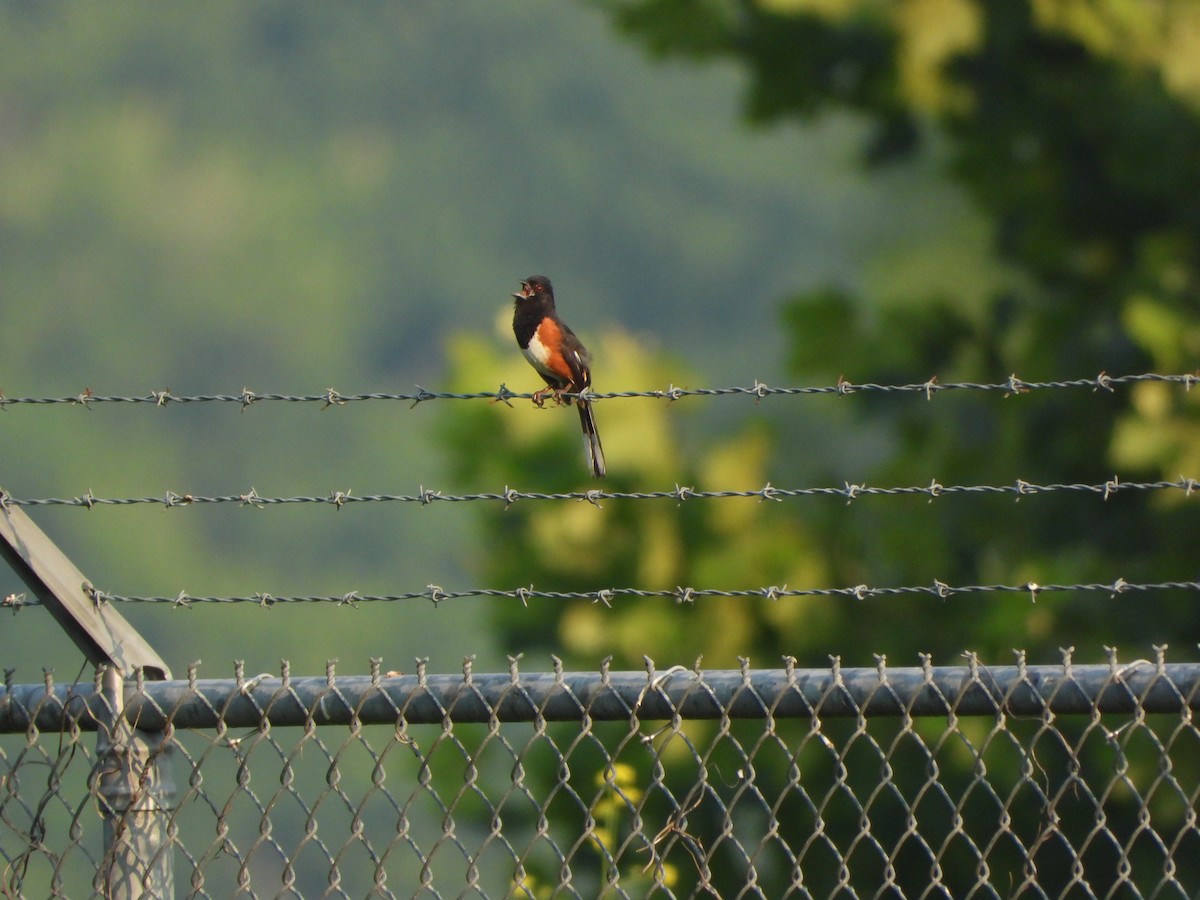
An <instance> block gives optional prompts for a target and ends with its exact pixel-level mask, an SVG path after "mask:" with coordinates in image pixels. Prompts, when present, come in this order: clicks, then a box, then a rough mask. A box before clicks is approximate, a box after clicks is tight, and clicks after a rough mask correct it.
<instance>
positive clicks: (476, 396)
mask: <svg viewBox="0 0 1200 900" xmlns="http://www.w3.org/2000/svg"><path fill="white" fill-rule="evenodd" d="M1149 381H1154V382H1164V383H1168V384H1180V385H1183V387H1184V388H1185V389H1186V390H1191V388H1192V386H1193V385H1194V384H1197V383H1200V375H1197V374H1193V373H1183V374H1178V375H1172V374H1158V373H1154V372H1146V373H1143V374H1139V375H1109V374H1107V373H1106V372H1101V373H1100V374H1099V375H1097V376H1095V377H1093V378H1075V379H1069V380H1064V381H1025V380H1023V379H1021V378H1018V377H1017V376H1016V375H1010V376H1009V377H1008V378H1007V379H1006V380H1004V381H1000V382H993V383H986V382H972V381H959V382H948V383H946V384H942V383H940V382H939V381H938V379H937V376H936V375H935V376H933V377H932V378H930V379H929V380H928V381H924V382H914V383H910V384H877V383H874V382H863V383H858V384H856V383H854V382H851V381H847V380H845V379H839V380H838V382H837V384H832V385H818V386H808V387H770V386H769V385H766V384H764V383H762V382H760V381H758V380H757V379H756V380H755V381H754V383H753V384H752V385H751V386H749V387H740V386H732V387H717V388H683V387H676V386H675V385H668V386H667V387H666V388H665V389H661V390H643V391H607V392H595V391H586V392H584V393H581V394H563V395H562V396H564V397H586V398H587V399H588V400H593V401H596V400H628V399H635V398H644V399H654V400H680V399H683V398H684V397H725V396H750V397H755V398H757V399H762V398H764V397H770V396H803V395H810V394H836V395H844V394H856V393H882V394H924V395H925V396H926V398H927V399H932V397H933V395H934V394H937V393H940V392H942V391H991V392H999V393H1002V394H1004V395H1006V396H1008V395H1014V394H1026V393H1030V392H1031V391H1044V390H1053V389H1062V388H1091V389H1092V390H1093V391H1101V390H1102V391H1107V392H1112V391H1114V389H1115V388H1117V387H1119V386H1121V385H1127V384H1135V383H1138V382H1149ZM530 399H533V394H532V393H520V392H515V391H511V390H509V389H508V387H507V386H506V385H504V384H501V385H500V387H499V389H498V390H496V391H476V392H472V393H455V392H452V391H430V390H427V389H425V388H423V387H421V386H420V385H417V390H416V391H413V392H400V393H389V392H373V393H359V394H343V393H341V392H340V391H338V390H336V389H335V388H332V387H330V388H326V389H325V390H324V391H322V392H321V393H318V394H279V393H259V392H257V391H254V390H251V389H250V388H248V387H244V388H242V390H241V391H239V392H238V393H234V394H191V395H177V394H172V393H171V392H170V391H169V390H158V391H150V392H149V393H148V394H142V395H131V396H118V395H104V394H96V393H93V392H92V390H91V389H90V388H85V389H84V390H83V391H81V392H80V393H78V394H76V395H74V396H70V397H6V396H4V394H3V393H2V392H0V410H3V409H6V408H8V407H9V406H25V405H28V406H53V405H68V406H83V407H86V408H89V409H90V408H91V407H92V405H93V404H104V403H132V404H149V405H152V406H168V405H170V404H175V403H181V404H186V403H235V404H238V405H239V406H241V407H242V408H243V409H245V408H246V407H248V406H251V405H253V404H255V403H262V402H270V401H276V402H282V403H320V404H322V409H327V408H328V407H330V406H344V405H346V404H348V403H359V402H365V401H368V400H391V401H404V402H408V403H411V404H412V405H413V406H416V405H417V404H419V403H424V402H426V401H429V400H491V401H501V402H504V403H507V402H509V401H511V400H530Z"/></svg>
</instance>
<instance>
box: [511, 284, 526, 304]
mask: <svg viewBox="0 0 1200 900" xmlns="http://www.w3.org/2000/svg"><path fill="white" fill-rule="evenodd" d="M513 296H514V297H516V298H517V299H518V300H524V299H525V298H526V297H528V296H529V282H527V281H522V282H521V290H519V291H517V292H516V293H514V294H513Z"/></svg>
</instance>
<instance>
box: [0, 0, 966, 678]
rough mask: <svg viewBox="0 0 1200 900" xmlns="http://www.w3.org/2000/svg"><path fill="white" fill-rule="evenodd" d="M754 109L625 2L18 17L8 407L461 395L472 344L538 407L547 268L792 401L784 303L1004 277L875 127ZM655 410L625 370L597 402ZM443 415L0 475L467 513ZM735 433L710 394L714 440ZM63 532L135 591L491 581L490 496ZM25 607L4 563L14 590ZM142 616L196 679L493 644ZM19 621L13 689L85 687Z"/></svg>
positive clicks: (135, 419) (1, 422)
mask: <svg viewBox="0 0 1200 900" xmlns="http://www.w3.org/2000/svg"><path fill="white" fill-rule="evenodd" d="M743 90H744V83H743V78H742V76H741V75H740V74H739V73H738V72H737V71H735V70H734V69H733V68H732V67H731V66H716V67H713V68H711V69H706V70H695V69H693V68H691V67H689V66H687V65H680V64H674V63H659V64H654V63H650V62H647V61H646V60H644V59H643V57H642V56H641V55H640V54H639V52H638V51H637V49H636V48H634V47H632V46H630V45H628V44H627V43H625V42H624V41H623V40H622V39H621V38H620V36H619V35H617V34H616V33H615V32H614V31H613V30H612V29H611V24H610V23H609V22H608V21H607V20H606V19H605V18H604V17H603V16H602V15H600V14H598V13H597V12H595V11H594V10H590V9H588V8H586V7H583V6H579V5H574V4H562V3H557V2H530V3H524V4H502V5H498V4H487V3H472V4H453V5H451V4H403V5H390V4H371V5H361V6H355V7H347V8H340V7H339V8H335V7H327V6H321V5H311V4H305V5H295V4H286V3H256V4H243V5H229V6H221V7H212V6H210V5H207V4H199V3H181V4H172V5H170V6H169V7H162V6H159V5H152V4H149V3H137V2H127V3H121V4H118V5H116V6H115V7H114V6H106V7H103V8H101V7H93V6H88V5H83V4H27V3H13V4H5V5H4V6H2V7H0V110H2V111H3V112H2V113H0V155H2V157H3V159H4V165H3V166H2V167H0V293H2V296H3V309H4V322H3V328H0V360H3V363H2V365H0V388H2V389H3V391H4V392H5V394H6V395H7V396H9V397H16V396H70V395H74V394H77V393H80V392H82V391H83V390H84V389H85V388H90V389H91V390H93V391H95V392H96V393H100V394H139V395H144V394H147V393H149V392H150V391H152V390H162V389H170V390H171V391H173V392H175V393H176V394H187V393H193V394H194V393H209V392H216V393H230V392H232V393H236V392H238V391H240V390H241V389H242V388H243V387H249V388H251V389H253V390H256V391H260V392H268V391H277V392H284V393H312V392H320V391H323V390H324V389H325V388H327V387H334V388H337V389H338V390H341V391H343V392H347V393H349V392H357V391H372V390H376V391H380V390H382V391H401V390H408V389H411V388H412V387H413V386H414V385H415V384H421V385H423V386H425V387H428V388H430V389H437V388H438V387H439V386H440V385H441V383H442V382H443V380H444V378H445V372H444V352H445V351H444V347H445V342H446V339H447V337H448V335H449V334H450V333H452V332H466V333H476V334H479V335H482V336H486V338H487V340H489V341H491V342H494V346H495V347H503V348H504V349H505V350H508V351H511V352H510V360H511V366H510V367H509V368H508V369H507V370H506V371H505V372H504V375H503V378H504V380H505V381H506V383H508V384H509V385H510V387H512V388H514V389H530V388H532V387H533V386H535V382H536V379H535V378H534V376H533V375H532V373H531V372H529V371H528V369H527V368H526V367H525V363H524V361H523V360H521V359H520V357H519V355H518V354H517V353H516V351H515V348H512V347H509V346H508V343H507V342H508V341H509V340H510V337H509V336H508V335H506V334H504V333H503V330H504V328H505V326H503V325H501V326H499V327H497V325H496V323H497V321H498V318H503V315H504V314H505V312H506V311H507V309H508V294H509V292H510V291H511V289H512V288H513V287H514V284H515V280H516V279H517V278H519V277H522V276H524V275H527V274H530V273H531V272H533V271H544V272H547V273H549V274H550V275H552V276H553V277H554V278H555V280H556V283H557V284H558V286H559V293H560V300H561V303H562V305H563V307H564V311H565V312H566V313H567V314H568V317H569V319H570V321H571V322H572V324H573V325H574V326H575V328H576V329H577V330H578V331H579V332H580V333H581V334H583V335H584V336H585V337H586V336H588V335H591V334H597V333H598V332H599V330H600V329H602V328H617V329H622V330H624V331H627V332H632V333H634V334H636V335H639V336H641V338H642V339H643V340H646V341H648V342H650V343H651V345H653V346H657V347H659V348H661V350H662V351H663V352H664V353H665V354H666V357H665V359H666V360H668V361H673V362H669V364H668V366H667V371H668V372H669V373H671V374H670V375H668V380H671V379H672V378H673V379H674V380H675V381H676V382H678V383H683V382H684V380H685V379H687V380H688V383H690V384H693V385H699V384H702V383H703V384H717V383H750V382H752V381H753V380H754V379H755V378H758V379H761V380H764V381H767V382H775V383H778V382H779V381H780V379H781V378H783V377H784V376H783V372H784V359H785V352H784V341H783V338H782V332H781V330H780V328H779V325H778V321H779V320H778V314H777V305H778V302H779V300H780V298H781V297H782V296H783V295H784V294H785V293H786V292H791V291H794V290H795V289H796V288H797V287H800V288H803V287H805V286H809V287H812V286H816V285H819V284H824V283H828V282H830V281H833V282H837V283H843V284H846V285H848V286H850V287H864V286H866V285H869V284H872V283H875V284H877V285H884V286H885V287H886V286H887V285H890V284H892V283H893V281H894V272H893V270H891V269H889V271H888V274H887V277H886V278H884V277H883V272H882V270H881V268H880V266H881V265H882V264H881V260H885V259H887V258H888V257H889V256H897V255H898V256H904V255H905V252H904V248H905V247H906V246H909V247H911V246H914V245H915V244H916V243H917V242H921V241H930V240H936V241H938V242H939V243H940V244H941V245H942V246H943V247H944V248H945V251H944V252H942V253H939V254H938V258H937V260H936V261H933V262H932V263H931V265H930V266H929V268H928V271H925V272H921V273H919V276H920V277H922V278H927V279H932V280H934V281H937V280H938V279H942V280H943V281H953V280H955V279H957V274H956V272H957V270H958V269H960V268H964V267H967V268H971V269H972V270H980V271H982V270H984V268H985V264H984V263H983V262H982V260H983V250H982V246H983V239H984V235H983V231H982V227H981V226H980V224H979V223H978V222H977V221H975V220H973V219H972V218H971V217H970V216H969V215H968V214H967V213H966V211H965V205H964V203H963V202H962V201H961V200H960V199H958V197H957V194H956V193H955V192H954V191H953V190H952V189H950V188H949V187H947V186H946V185H945V184H943V183H940V182H939V181H937V180H936V178H935V177H934V176H933V175H932V174H931V173H930V170H931V169H932V168H933V167H932V166H931V165H930V164H928V163H925V164H923V165H913V166H910V167H908V168H907V169H906V170H904V171H903V172H900V171H897V172H894V173H892V174H890V175H888V176H887V177H884V178H877V179H874V180H872V181H870V182H868V181H867V179H866V178H865V177H864V176H863V175H862V174H861V173H860V172H859V171H858V170H857V167H856V165H855V160H854V154H855V152H856V150H855V148H856V146H857V143H858V141H859V140H860V139H861V135H862V132H863V128H864V126H863V125H861V124H858V123H856V121H855V120H854V119H853V118H851V117H846V116H834V117H830V118H828V119H826V120H824V121H823V122H822V123H820V124H819V125H815V126H812V127H805V128H803V129H796V128H787V129H780V130H777V131H773V132H771V133H765V132H761V131H754V130H752V129H747V128H746V127H744V126H743V125H742V124H740V122H739V114H738V105H739V99H740V97H741V94H742V92H743ZM905 277H906V278H910V277H916V276H912V274H911V273H909V274H906V276H905ZM673 366H674V368H672V367H673ZM675 372H679V373H681V374H679V375H678V376H676V375H675V374H674V373H675ZM648 386H650V385H643V384H615V383H612V381H611V380H610V379H609V378H607V377H606V372H605V368H604V364H603V361H600V362H599V363H598V365H597V388H598V389H601V390H605V389H625V388H645V387H648ZM664 386H665V385H664ZM494 387H496V385H494V384H479V385H476V386H475V387H474V388H473V389H476V390H487V389H492V388H494ZM446 413H447V411H446V410H445V409H444V408H441V407H439V408H433V405H430V404H427V405H425V406H422V407H421V408H419V409H416V410H411V411H410V410H408V409H407V408H405V407H403V406H402V405H398V404H396V405H387V406H369V407H367V406H357V407H351V408H338V409H331V410H327V411H325V412H323V413H318V412H317V407H315V406H313V407H309V408H305V409H291V408H281V407H280V406H275V407H271V406H267V405H259V406H256V407H253V408H251V409H249V410H246V411H245V412H244V413H239V412H238V411H237V408H236V407H233V406H221V407H195V406H193V407H188V408H178V407H174V408H168V409H165V410H150V409H147V408H143V407H135V408H130V407H122V406H112V405H109V406H104V407H102V408H96V409H93V410H91V411H87V410H85V409H83V408H77V407H75V408H68V407H53V408H32V407H19V408H10V409H8V410H7V411H6V412H5V413H4V415H3V417H2V419H0V460H2V464H0V485H3V487H4V488H6V489H7V490H8V491H10V492H11V493H12V494H13V495H15V496H18V497H41V496H77V495H80V494H82V493H84V492H85V491H87V490H89V489H90V490H92V491H93V492H94V493H95V494H96V495H97V496H145V495H154V496H159V495H165V493H166V492H167V491H174V492H176V493H180V494H182V493H196V494H228V493H240V492H243V491H246V490H248V489H249V488H251V487H254V488H255V489H257V491H258V492H259V493H260V494H274V495H284V496H286V495H291V494H326V493H328V492H329V491H332V490H347V489H350V490H353V491H354V492H355V493H358V494H363V493H376V492H378V493H388V492H393V493H401V492H411V491H415V490H416V489H417V488H418V486H422V485H423V486H425V487H427V488H428V487H433V488H436V489H443V490H452V489H453V488H454V487H455V485H454V484H453V483H451V482H449V481H448V480H447V478H448V472H447V470H446V467H445V465H444V462H443V451H442V447H441V446H440V444H439V442H440V438H439V436H438V431H437V430H436V428H435V427H434V426H435V422H436V421H437V420H438V419H439V417H441V416H443V415H445V414H446ZM739 414H740V413H739V412H738V411H736V410H733V409H732V408H731V407H713V408H711V409H710V410H709V411H708V414H707V415H706V416H704V417H701V419H700V420H699V421H696V422H695V423H694V425H693V429H694V430H697V431H698V432H699V433H703V431H704V430H705V429H707V430H710V431H711V430H713V429H718V428H722V427H725V426H724V425H722V424H721V423H722V421H723V419H725V418H727V417H728V416H730V415H734V416H736V415H739ZM484 452H486V450H485V448H480V453H484ZM494 487H496V488H499V487H500V485H495V486H494ZM532 487H536V486H535V485H534V486H532ZM34 518H35V519H36V520H37V521H38V522H39V524H41V525H42V527H43V528H44V529H45V530H46V531H47V532H48V533H49V534H51V535H52V536H53V537H54V538H55V539H56V540H57V541H58V542H59V543H60V545H61V546H63V548H64V549H65V550H66V551H67V553H68V554H69V555H70V556H71V557H72V558H73V559H74V560H75V561H76V562H77V563H78V564H79V565H80V567H81V568H82V569H83V571H84V572H85V573H86V574H87V575H88V576H89V577H90V578H92V579H93V581H95V583H96V584H97V585H99V586H102V587H103V588H104V589H106V590H110V591H113V592H117V593H126V594H161V595H169V596H174V595H175V594H177V593H178V592H179V591H180V590H187V591H189V592H190V593H192V594H206V593H207V594H218V595H222V594H242V595H244V594H249V593H253V592H255V591H262V592H267V593H273V594H276V595H279V594H288V593H317V594H320V593H334V594H341V593H343V592H345V591H348V590H358V591H362V592H368V591H377V592H399V591H406V590H415V589H421V588H422V587H424V585H426V584H427V583H430V582H435V583H443V584H446V585H447V586H455V587H464V586H467V585H475V584H476V583H477V579H478V578H479V577H480V573H481V569H482V567H481V565H480V561H481V556H480V554H481V552H482V551H481V549H480V547H479V546H478V543H477V542H478V538H477V536H476V535H477V531H476V529H475V528H474V527H473V526H472V524H471V522H472V511H471V510H468V509H465V508H454V509H447V508H445V507H438V508H429V509H415V508H410V507H407V506H406V507H404V508H398V506H397V505H392V506H390V507H387V508H378V507H374V508H366V507H358V508H350V509H344V510H341V511H340V512H336V513H335V512H333V511H332V510H324V509H322V510H313V509H311V508H310V509H294V508H272V509H268V510H261V511H260V510H253V509H236V508H231V507H220V508H204V509H201V508H192V509H185V510H169V511H168V510H163V509H161V508H154V507H136V508H130V509H111V508H108V509H102V510H96V511H94V512H92V513H90V514H85V513H84V512H82V511H79V510H74V509H61V508H60V509H46V510H37V511H34ZM19 588H20V585H19V584H18V583H17V581H16V579H15V577H13V576H12V575H11V574H6V573H3V572H0V592H2V593H8V592H10V591H13V590H18V589H19ZM126 612H127V614H128V615H129V616H131V617H132V618H133V619H134V620H135V621H136V622H137V623H138V624H139V626H140V627H143V628H144V630H145V632H146V634H147V635H148V637H149V638H150V639H151V640H152V642H153V643H155V644H156V646H158V648H159V649H160V651H161V652H162V653H163V654H164V655H165V656H166V657H167V658H168V659H169V660H170V661H171V662H172V664H173V665H174V666H176V669H177V671H179V670H180V669H181V667H182V666H183V665H184V664H185V663H186V662H187V661H189V660H192V659H203V660H204V661H205V663H206V666H214V667H222V668H221V671H222V672H223V671H224V668H223V667H225V666H226V665H227V662H228V661H229V660H230V659H233V658H246V659H247V660H248V664H249V665H250V666H251V667H252V668H254V669H264V668H265V669H272V668H274V666H275V665H276V660H277V658H278V657H280V656H285V655H286V656H289V657H291V658H292V659H293V660H294V661H295V662H296V663H297V665H298V666H306V667H309V668H313V667H316V666H318V665H319V664H320V663H321V662H322V661H323V660H325V659H327V658H331V657H340V658H341V659H342V660H343V662H344V664H347V665H353V666H355V667H357V666H359V665H362V664H365V663H364V662H363V661H364V660H365V659H366V657H367V656H384V657H386V658H387V660H388V661H389V664H394V665H398V666H399V665H405V664H406V663H405V660H407V659H409V658H411V657H412V656H413V655H416V654H421V655H426V654H434V657H435V658H434V664H435V665H436V666H437V667H439V668H443V669H444V668H453V667H454V666H455V665H456V664H457V662H458V661H459V659H460V658H461V656H463V655H464V654H468V653H476V652H478V653H482V654H484V655H485V657H486V655H487V654H488V653H489V652H490V651H489V649H488V648H489V646H490V645H489V641H488V638H487V634H486V631H485V630H484V628H483V626H482V625H481V624H480V617H479V616H478V614H477V613H478V607H477V606H473V605H472V603H470V602H463V603H461V604H449V605H446V606H444V607H443V608H440V609H438V610H436V611H434V610H433V609H431V608H429V607H428V606H427V605H423V604H421V605H412V606H405V607H403V608H402V607H400V606H390V607H388V608H381V607H376V608H365V607H364V608H361V609H358V610H356V611H350V610H345V609H342V610H336V611H331V610H315V609H311V608H298V607H292V608H289V609H287V610H273V611H270V612H264V611H262V610H258V609H222V610H219V611H218V610H215V609H213V608H211V607H208V608H198V609H191V610H187V611H182V610H179V611H171V612H167V611H165V610H162V609H155V610H146V609H126ZM9 627H10V629H14V630H16V631H17V632H18V633H20V634H21V635H23V636H28V638H29V639H28V640H22V641H21V642H19V644H20V648H22V649H21V650H20V652H15V653H14V655H13V656H12V657H10V658H9V660H8V661H7V663H6V664H8V665H13V666H16V667H18V669H19V670H20V671H21V672H22V674H23V675H24V676H26V677H30V676H32V675H36V673H37V671H38V669H39V667H41V666H42V665H48V664H50V663H52V662H53V661H55V660H61V663H60V664H59V666H58V672H59V677H65V673H66V670H67V669H72V670H73V667H74V665H75V660H76V659H77V657H76V654H75V652H74V650H73V648H71V647H70V646H68V645H67V644H66V642H65V641H64V640H63V639H62V638H61V636H60V635H59V634H58V633H57V632H56V630H55V629H54V628H53V626H50V625H49V624H48V619H47V617H45V616H44V615H43V614H42V613H41V612H40V611H26V612H23V613H22V614H21V615H20V616H19V617H18V618H16V619H15V620H14V621H13V622H12V623H10V626H9ZM28 647H34V648H36V652H32V653H28V655H27V651H25V650H24V649H23V648H28ZM350 661H354V662H353V663H351V662H350ZM206 671H207V673H208V674H214V675H215V674H217V671H216V670H215V669H214V668H206Z"/></svg>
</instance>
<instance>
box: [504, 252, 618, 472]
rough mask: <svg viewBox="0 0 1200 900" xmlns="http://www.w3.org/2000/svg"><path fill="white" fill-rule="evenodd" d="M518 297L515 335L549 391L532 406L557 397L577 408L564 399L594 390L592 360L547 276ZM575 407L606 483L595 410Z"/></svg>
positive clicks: (528, 282)
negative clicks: (557, 301)
mask: <svg viewBox="0 0 1200 900" xmlns="http://www.w3.org/2000/svg"><path fill="white" fill-rule="evenodd" d="M513 296H514V297H515V298H516V302H515V303H514V304H513V333H514V334H515V335H516V336H517V345H518V346H519V347H520V348H521V352H522V353H524V354H525V358H526V359H527V360H529V364H530V365H531V366H533V367H534V368H535V369H537V372H538V374H539V375H541V376H542V378H543V379H545V381H546V385H547V386H546V387H545V388H542V389H541V390H540V391H537V392H535V393H534V395H533V402H534V403H536V404H537V405H538V406H541V405H542V404H543V403H544V402H545V397H546V394H550V395H551V396H553V397H554V400H555V402H557V403H570V402H572V399H575V398H571V397H563V396H562V394H563V393H564V392H565V393H568V394H577V393H579V392H580V391H584V390H587V389H588V388H590V387H591V386H592V368H591V364H592V357H591V354H590V353H588V352H587V350H586V349H585V348H584V346H583V344H581V343H580V342H579V338H577V337H575V332H573V331H572V330H571V329H570V328H568V327H567V323H566V322H564V321H563V320H562V319H560V318H559V317H558V312H557V311H555V309H554V288H553V287H551V286H550V279H549V278H547V277H546V276H545V275H530V276H529V277H528V278H526V279H525V280H524V281H522V282H521V290H519V291H518V292H517V293H515V294H513ZM575 406H576V407H578V409H579V422H580V424H581V425H582V426H583V437H584V440H585V443H586V445H587V455H588V464H589V465H590V466H591V470H592V475H593V476H594V477H596V478H603V477H604V448H603V447H601V446H600V434H599V432H597V431H596V419H595V417H594V416H593V415H592V404H591V403H589V402H588V401H587V400H579V399H575Z"/></svg>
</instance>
